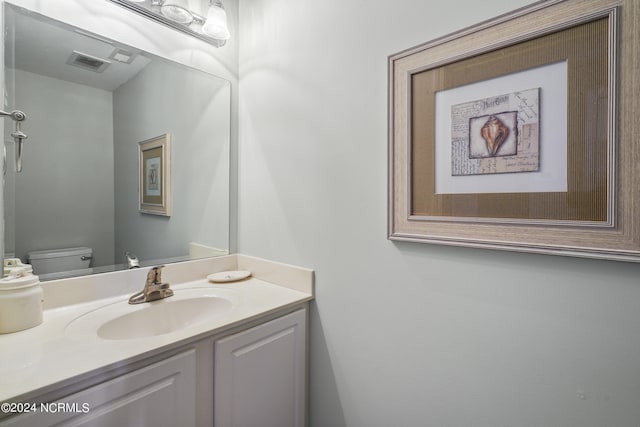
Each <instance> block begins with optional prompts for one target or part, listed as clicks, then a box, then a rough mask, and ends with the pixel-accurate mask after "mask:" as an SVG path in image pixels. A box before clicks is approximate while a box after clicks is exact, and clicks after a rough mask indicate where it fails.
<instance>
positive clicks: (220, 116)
mask: <svg viewBox="0 0 640 427" xmlns="http://www.w3.org/2000/svg"><path fill="white" fill-rule="evenodd" d="M230 102H231V99H230V90H229V83H228V82H227V81H225V80H222V79H219V78H215V77H212V76H210V75H206V74H204V73H201V72H196V71H193V70H187V69H186V68H183V67H180V66H177V65H175V64H167V63H165V62H162V61H159V60H154V62H153V63H152V64H150V65H149V66H147V67H146V68H145V69H144V70H143V71H142V72H141V73H139V74H138V75H136V77H134V78H133V79H131V80H130V81H128V82H127V83H125V84H123V85H122V86H120V87H119V88H118V89H117V90H116V91H115V92H114V134H115V148H114V152H115V187H116V189H117V191H116V194H115V218H116V219H115V223H116V227H115V232H116V248H115V249H116V257H117V256H119V255H122V254H124V252H125V251H132V252H133V253H135V254H137V255H138V257H140V259H141V260H154V259H159V258H167V257H179V256H184V255H186V254H188V253H189V243H190V242H194V243H199V244H203V245H206V246H210V247H213V248H218V249H224V250H227V249H228V248H229V208H228V206H229V138H230V127H229V126H230V120H231V118H230V108H229V105H230ZM165 133H169V134H170V135H171V144H172V149H171V151H172V154H171V155H172V160H171V162H172V164H171V169H172V173H171V180H172V185H171V187H172V214H171V217H170V218H167V217H162V216H157V215H149V214H142V213H140V212H138V142H141V141H145V140H147V139H150V138H154V137H157V136H160V135H162V134H165Z"/></svg>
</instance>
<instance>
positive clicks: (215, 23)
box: [202, 2, 231, 40]
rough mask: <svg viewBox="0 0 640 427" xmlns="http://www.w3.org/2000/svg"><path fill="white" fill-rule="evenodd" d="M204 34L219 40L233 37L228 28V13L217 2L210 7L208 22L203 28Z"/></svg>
mask: <svg viewBox="0 0 640 427" xmlns="http://www.w3.org/2000/svg"><path fill="white" fill-rule="evenodd" d="M202 32H203V33H205V34H206V35H208V36H209V37H213V38H214V39H217V40H228V39H229V38H230V37H231V33H229V27H227V12H225V11H224V8H223V7H222V3H219V2H216V4H212V5H211V6H209V12H207V22H206V23H205V24H204V25H203V26H202Z"/></svg>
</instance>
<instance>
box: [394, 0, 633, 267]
mask: <svg viewBox="0 0 640 427" xmlns="http://www.w3.org/2000/svg"><path fill="white" fill-rule="evenodd" d="M639 13H640V4H638V2H635V1H633V0H631V1H625V0H591V1H588V2H584V1H579V0H551V1H542V2H538V3H534V4H532V5H530V6H528V7H525V8H522V9H518V10H516V11H514V12H512V13H509V14H506V15H503V16H499V17H497V18H495V19H493V20H490V21H486V22H483V23H481V24H478V25H476V26H473V27H470V28H467V29H464V30H461V31H459V32H457V33H454V34H450V35H447V36H445V37H442V38H439V39H436V40H433V41H430V42H427V43H425V44H423V45H420V46H417V47H415V48H412V49H409V50H406V51H403V52H400V53H397V54H395V55H391V56H390V57H389V153H388V156H389V179H388V191H389V197H388V205H389V207H388V237H389V239H391V240H406V241H416V242H426V243H436V244H447V245H460V246H468V247H480V248H491V249H503V250H514V251H521V252H537V253H548V254H559V255H571V256H582V257H592V258H604V259H615V260H624V261H640V233H639V228H638V225H639V224H638V223H639V221H638V220H637V217H638V213H639V212H640V210H639V203H640V196H639V195H638V192H637V188H640V187H639V186H638V185H639V184H640V181H639V176H640V175H639V173H638V171H637V169H640V168H638V167H637V165H636V163H637V160H636V161H634V159H637V158H638V149H639V148H640V142H639V141H638V140H639V139H640V138H639V137H640V127H639V124H638V123H639V122H640V121H639V120H637V119H636V118H635V114H637V113H638V112H639V110H638V101H637V99H638V95H637V94H638V93H640V90H639V89H640V84H639V82H640V76H639V75H638V71H637V70H638V69H639V62H640V60H639V59H638V55H637V54H635V52H636V51H637V50H638V48H639V47H640V42H639V40H640V35H639V34H638V31H634V30H633V28H637V27H638V21H639V19H640V16H639ZM634 190H635V191H634Z"/></svg>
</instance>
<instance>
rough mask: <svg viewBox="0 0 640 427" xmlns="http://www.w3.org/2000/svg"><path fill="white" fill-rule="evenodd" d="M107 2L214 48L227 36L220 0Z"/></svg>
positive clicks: (224, 40) (226, 38)
mask: <svg viewBox="0 0 640 427" xmlns="http://www.w3.org/2000/svg"><path fill="white" fill-rule="evenodd" d="M110 1H111V2H113V3H116V4H119V5H120V6H123V7H126V8H127V9H130V10H132V11H134V12H137V13H139V14H141V15H144V16H146V17H147V18H151V19H153V20H154V21H157V22H161V23H163V24H165V25H167V26H170V27H172V28H174V29H177V30H180V31H183V32H186V33H188V34H190V35H192V36H195V37H198V38H200V39H203V40H206V41H208V42H210V43H212V44H214V45H215V46H217V47H221V46H224V45H225V43H226V41H227V40H229V39H230V38H231V33H230V32H229V27H228V24H227V13H226V11H225V9H224V5H223V4H222V0H110ZM205 5H206V6H205Z"/></svg>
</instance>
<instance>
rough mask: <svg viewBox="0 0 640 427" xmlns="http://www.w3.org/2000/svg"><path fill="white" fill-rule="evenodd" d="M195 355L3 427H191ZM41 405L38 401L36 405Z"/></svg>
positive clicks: (159, 364)
mask: <svg viewBox="0 0 640 427" xmlns="http://www.w3.org/2000/svg"><path fill="white" fill-rule="evenodd" d="M195 379H196V352H195V350H193V349H190V350H187V351H184V352H182V353H179V354H177V355H175V356H171V357H169V358H167V359H165V360H161V361H160V362H157V363H153V364H151V365H149V366H146V367H144V368H141V369H138V370H135V371H133V372H130V373H128V374H125V375H122V376H119V377H116V378H114V379H112V380H109V381H106V382H103V383H101V384H98V385H94V386H93V387H89V388H87V389H85V390H82V391H79V392H77V393H74V394H71V395H69V396H66V397H64V398H62V399H59V400H56V401H53V402H51V401H47V400H46V396H45V399H42V401H44V402H47V403H33V405H34V406H33V407H30V408H27V411H28V412H26V413H23V414H22V415H20V416H17V417H14V418H10V419H8V420H6V421H2V422H0V425H2V426H5V425H6V426H20V427H23V426H24V427H45V426H52V425H55V426H91V427H102V426H104V427H113V426H184V427H188V426H195V425H196V423H195V391H196V388H195ZM39 400H40V399H39Z"/></svg>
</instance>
